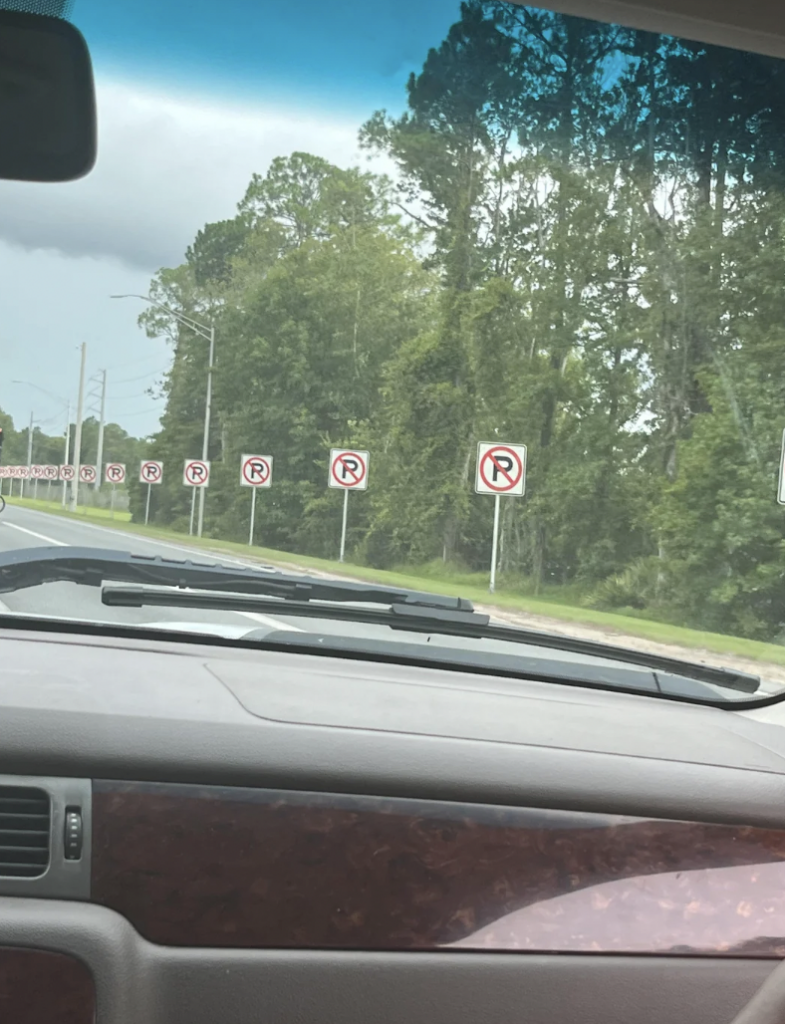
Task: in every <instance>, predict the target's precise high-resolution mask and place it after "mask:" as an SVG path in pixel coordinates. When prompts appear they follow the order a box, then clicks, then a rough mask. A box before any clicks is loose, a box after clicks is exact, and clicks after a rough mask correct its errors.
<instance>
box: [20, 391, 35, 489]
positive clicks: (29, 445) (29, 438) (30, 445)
mask: <svg viewBox="0 0 785 1024" xmlns="http://www.w3.org/2000/svg"><path fill="white" fill-rule="evenodd" d="M32 463H33V413H32V411H31V412H30V426H29V427H28V428H27V472H28V474H29V473H30V466H31V465H32ZM28 479H29V476H28ZM19 482H20V484H21V485H22V486H21V487H20V488H19V490H20V491H21V494H22V497H23V498H24V496H25V478H24V477H22V479H21V480H20V481H19Z"/></svg>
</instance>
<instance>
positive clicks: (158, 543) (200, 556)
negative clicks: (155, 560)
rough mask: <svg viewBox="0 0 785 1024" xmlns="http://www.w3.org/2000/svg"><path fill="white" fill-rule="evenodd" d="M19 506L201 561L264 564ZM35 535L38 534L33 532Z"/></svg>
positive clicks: (253, 565) (48, 516)
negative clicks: (169, 549)
mask: <svg viewBox="0 0 785 1024" xmlns="http://www.w3.org/2000/svg"><path fill="white" fill-rule="evenodd" d="M12 507H13V506H9V508H12ZM17 507H18V508H20V510H22V511H24V513H25V514H26V515H28V514H30V513H32V514H33V515H34V516H36V515H38V516H45V517H46V518H47V519H49V520H50V521H51V520H52V519H60V521H61V522H63V523H68V524H70V525H72V526H82V527H84V528H85V529H87V530H98V531H99V532H100V533H108V534H111V536H113V537H122V538H123V539H124V540H125V541H126V543H127V542H128V541H129V540H136V541H138V542H139V543H140V544H150V545H152V546H153V547H161V548H171V550H172V551H179V552H181V553H182V554H184V555H189V556H190V558H192V559H196V560H200V561H207V562H210V561H216V560H220V561H221V562H222V563H228V564H230V565H231V564H234V565H242V566H252V567H253V568H260V567H261V566H262V565H263V564H264V563H262V562H254V561H251V560H250V559H241V558H236V557H233V556H232V555H225V554H223V553H215V552H213V551H205V550H204V549H203V548H198V547H196V546H194V547H188V546H187V545H186V544H174V543H172V542H171V541H165V540H157V539H156V538H155V537H145V536H143V535H142V534H139V533H134V532H133V531H132V530H128V531H127V532H126V531H125V530H113V529H112V528H111V527H110V526H99V525H98V524H97V523H86V522H82V521H81V520H79V519H71V518H69V517H66V516H56V515H53V514H52V513H49V512H43V511H41V509H37V508H24V507H23V506H17ZM6 525H7V526H14V525H15V524H14V523H6ZM16 529H17V530H23V529H24V527H23V526H16ZM27 532H28V533H32V530H28V531H27ZM33 536H37V534H33ZM52 543H53V544H59V545H60V546H61V547H73V546H74V545H72V544H68V543H66V542H65V541H60V540H52Z"/></svg>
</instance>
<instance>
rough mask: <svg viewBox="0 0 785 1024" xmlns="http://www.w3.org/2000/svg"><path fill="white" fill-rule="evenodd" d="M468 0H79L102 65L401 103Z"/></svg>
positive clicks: (179, 78) (208, 83)
mask: <svg viewBox="0 0 785 1024" xmlns="http://www.w3.org/2000/svg"><path fill="white" fill-rule="evenodd" d="M458 14H459V0H427V2H423V0H371V2H370V3H366V2H362V3H361V2H360V0H299V2H297V0H294V2H291V0H218V2H216V0H75V2H74V6H73V11H72V20H73V21H74V22H75V23H76V24H77V25H78V26H79V28H80V29H81V30H82V32H83V33H84V34H85V36H86V38H87V41H88V44H89V45H90V48H91V50H92V52H93V55H94V59H95V63H96V68H97V69H98V70H99V71H100V70H101V69H108V70H112V71H116V72H119V73H121V74H123V75H125V76H130V77H133V78H135V79H137V78H142V79H145V80H146V81H148V82H153V81H155V82H167V81H169V82H177V83H179V84H181V85H185V86H187V87H191V88H193V89H194V90H196V91H203V90H204V89H205V88H207V89H208V90H209V91H210V93H211V95H214V94H215V93H216V92H218V91H220V92H223V93H227V92H228V93H231V94H234V95H236V96H238V97H243V98H247V97H254V96H255V97H257V98H258V97H261V96H264V97H266V98H269V97H276V98H277V99H279V100H282V101H285V102H291V101H292V100H302V99H305V100H308V101H309V102H310V103H316V102H320V103H324V104H327V105H329V107H330V109H332V110H335V109H336V108H338V107H340V108H341V109H342V110H345V111H347V112H348V111H357V112H358V114H360V115H361V116H362V115H366V114H367V113H369V112H370V111H371V110H372V109H374V108H376V107H379V106H384V107H388V108H391V109H400V108H402V107H403V105H404V102H405V93H404V85H405V82H406V79H407V77H408V75H409V74H410V72H411V71H413V70H417V69H419V68H420V67H422V62H423V59H424V58H425V56H426V54H427V52H428V49H429V47H431V46H434V45H438V43H439V42H441V40H442V39H443V38H444V35H445V32H446V30H447V28H448V27H449V25H450V24H452V22H454V21H456V20H457V17H458Z"/></svg>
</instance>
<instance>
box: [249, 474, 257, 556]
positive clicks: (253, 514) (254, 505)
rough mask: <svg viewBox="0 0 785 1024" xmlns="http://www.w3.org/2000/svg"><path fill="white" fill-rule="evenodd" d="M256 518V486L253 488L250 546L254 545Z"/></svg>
mask: <svg viewBox="0 0 785 1024" xmlns="http://www.w3.org/2000/svg"><path fill="white" fill-rule="evenodd" d="M255 518H256V488H255V487H252V488H251V529H250V531H249V533H248V547H253V523H254V519H255Z"/></svg>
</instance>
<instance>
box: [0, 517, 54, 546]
mask: <svg viewBox="0 0 785 1024" xmlns="http://www.w3.org/2000/svg"><path fill="white" fill-rule="evenodd" d="M6 527H8V528H10V529H11V530H19V531H20V532H21V533H28V534H29V535H30V536H31V537H35V538H36V539H37V540H44V541H46V543H47V544H55V545H56V546H57V547H58V548H70V547H71V545H70V544H66V542H65V541H64V540H55V539H54V537H47V536H46V535H45V534H43V533H36V532H35V530H28V529H27V527H26V526H18V525H17V524H16V523H6V522H4V523H3V528H6Z"/></svg>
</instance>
